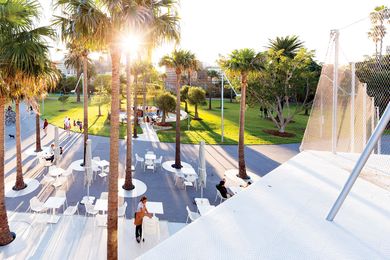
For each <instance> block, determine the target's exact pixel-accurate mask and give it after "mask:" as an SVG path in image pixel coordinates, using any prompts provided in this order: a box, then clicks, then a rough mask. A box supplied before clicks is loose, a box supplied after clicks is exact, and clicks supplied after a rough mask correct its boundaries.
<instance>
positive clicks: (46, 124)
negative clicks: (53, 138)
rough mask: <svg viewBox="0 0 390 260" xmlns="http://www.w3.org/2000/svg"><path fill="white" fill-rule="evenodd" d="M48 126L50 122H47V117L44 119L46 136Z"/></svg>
mask: <svg viewBox="0 0 390 260" xmlns="http://www.w3.org/2000/svg"><path fill="white" fill-rule="evenodd" d="M48 126H49V122H47V119H46V118H45V121H43V132H44V133H45V136H46V135H47V127H48Z"/></svg>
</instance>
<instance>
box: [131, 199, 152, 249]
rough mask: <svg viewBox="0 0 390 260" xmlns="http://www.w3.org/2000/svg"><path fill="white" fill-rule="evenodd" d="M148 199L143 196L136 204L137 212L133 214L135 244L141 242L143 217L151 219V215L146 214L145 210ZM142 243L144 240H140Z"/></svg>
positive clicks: (146, 210)
mask: <svg viewBox="0 0 390 260" xmlns="http://www.w3.org/2000/svg"><path fill="white" fill-rule="evenodd" d="M147 200H148V198H146V196H143V197H142V198H141V200H140V202H139V203H138V207H137V211H136V212H135V217H134V225H135V238H136V239H137V242H138V243H140V242H141V237H142V219H143V218H144V216H148V217H149V218H151V217H152V214H150V213H149V212H148V209H147V208H146V202H147ZM142 241H144V242H145V239H142Z"/></svg>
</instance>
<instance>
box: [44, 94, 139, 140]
mask: <svg viewBox="0 0 390 260" xmlns="http://www.w3.org/2000/svg"><path fill="white" fill-rule="evenodd" d="M108 108H109V105H108V104H105V105H103V106H101V113H102V116H98V112H99V107H98V105H97V104H96V103H95V102H94V101H93V100H92V101H90V103H89V106H88V125H89V127H88V132H89V133H90V134H92V135H100V136H110V123H109V121H108V119H107V117H108ZM41 110H42V108H41ZM66 116H67V117H70V119H71V121H72V131H75V132H79V131H78V129H77V127H73V120H76V121H77V119H80V120H81V121H82V120H83V103H82V102H81V103H77V102H76V97H75V96H71V97H69V99H68V101H67V102H66V103H65V104H63V103H61V102H60V101H58V97H57V96H49V97H47V98H46V99H45V103H44V111H43V114H42V118H47V120H48V121H49V124H53V125H56V126H58V127H60V128H63V127H64V118H65V117H66ZM119 131H120V133H119V136H120V138H124V137H125V135H126V124H120V129H119ZM137 131H138V133H139V134H141V133H142V129H141V128H140V127H137Z"/></svg>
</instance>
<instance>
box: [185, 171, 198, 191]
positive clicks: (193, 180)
mask: <svg viewBox="0 0 390 260" xmlns="http://www.w3.org/2000/svg"><path fill="white" fill-rule="evenodd" d="M197 179H198V176H197V175H193V174H190V175H185V174H184V182H183V183H184V188H185V189H186V188H187V186H188V187H195V189H196V190H198V185H197Z"/></svg>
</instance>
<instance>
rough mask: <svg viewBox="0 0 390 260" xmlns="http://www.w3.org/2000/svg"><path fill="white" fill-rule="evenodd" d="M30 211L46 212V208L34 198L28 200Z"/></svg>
mask: <svg viewBox="0 0 390 260" xmlns="http://www.w3.org/2000/svg"><path fill="white" fill-rule="evenodd" d="M30 210H31V211H33V212H34V213H42V212H46V211H47V208H46V207H45V206H44V203H43V202H42V201H40V200H39V199H38V197H37V196H34V197H32V198H31V199H30Z"/></svg>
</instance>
